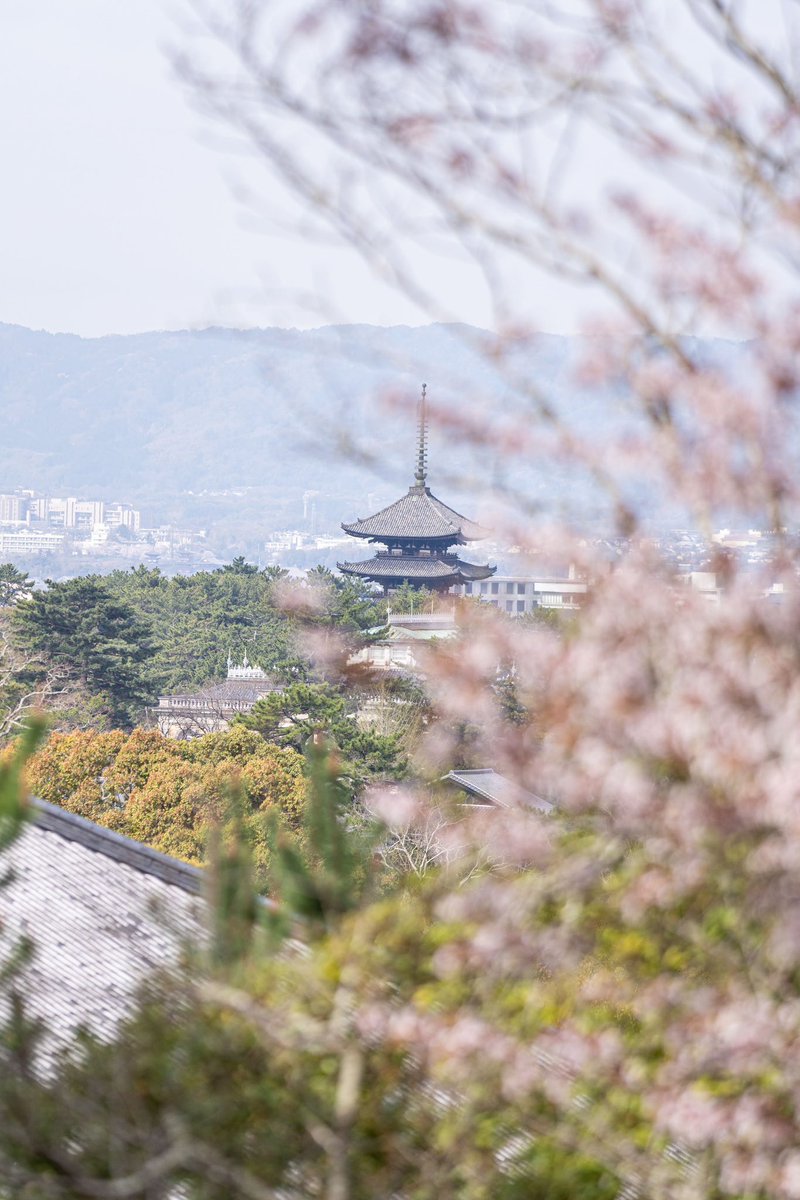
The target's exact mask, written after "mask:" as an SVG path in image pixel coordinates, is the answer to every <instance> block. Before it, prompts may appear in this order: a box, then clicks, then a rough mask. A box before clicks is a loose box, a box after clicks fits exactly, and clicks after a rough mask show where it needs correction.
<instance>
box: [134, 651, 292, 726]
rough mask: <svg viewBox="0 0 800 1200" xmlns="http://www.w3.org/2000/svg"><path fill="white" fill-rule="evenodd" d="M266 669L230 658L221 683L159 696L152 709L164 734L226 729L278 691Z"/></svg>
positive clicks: (245, 659) (246, 661) (245, 660)
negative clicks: (271, 693)
mask: <svg viewBox="0 0 800 1200" xmlns="http://www.w3.org/2000/svg"><path fill="white" fill-rule="evenodd" d="M276 690H277V688H276V685H275V684H274V683H273V682H272V681H271V680H270V678H269V676H268V675H267V673H266V671H264V670H262V668H261V667H258V666H256V665H255V664H254V663H250V662H248V659H247V655H246V654H245V656H244V661H243V662H242V663H240V664H234V663H233V662H232V661H231V659H230V658H229V659H228V674H227V677H226V678H225V679H224V680H223V681H222V683H212V684H210V685H209V686H208V687H204V688H201V689H200V690H199V691H197V692H181V693H178V694H176V695H172V696H159V698H158V707H157V708H154V709H151V710H150V712H151V714H152V715H153V717H154V719H155V721H156V724H157V725H158V728H159V730H160V731H161V733H163V734H164V736H165V737H171V738H178V739H181V740H186V739H188V738H195V737H202V736H203V734H205V733H219V732H221V731H222V730H223V729H227V728H228V726H229V725H230V723H231V721H232V720H233V718H234V717H235V716H236V715H237V713H248V712H250V710H251V708H252V707H253V705H254V704H255V703H256V701H257V700H261V699H262V697H264V696H268V695H269V693H270V692H274V691H276Z"/></svg>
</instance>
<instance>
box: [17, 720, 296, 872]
mask: <svg viewBox="0 0 800 1200" xmlns="http://www.w3.org/2000/svg"><path fill="white" fill-rule="evenodd" d="M27 780H28V786H29V787H30V789H31V791H32V792H33V793H34V794H35V795H37V796H40V797H41V798H42V799H43V800H49V801H50V802H51V803H52V804H58V805H59V806H60V807H62V808H66V809H67V810H69V811H70V812H75V813H78V814H79V815H80V816H83V817H88V818H89V819H90V820H92V821H97V822H98V823H99V824H101V825H106V826H108V827H109V828H111V829H115V830H116V831H117V832H118V833H122V834H125V835H126V836H127V837H132V838H134V839H135V840H137V841H141V842H144V843H146V844H147V845H149V846H152V847H154V849H156V850H161V851H163V852H164V853H166V854H172V855H175V856H176V857H178V858H183V859H186V860H187V861H189V862H195V863H202V862H203V861H205V857H206V851H207V841H208V836H209V831H210V829H211V828H212V826H214V825H215V824H217V823H219V822H220V821H221V820H223V819H224V817H225V813H226V811H227V807H228V802H229V799H230V796H231V794H232V792H234V791H236V790H237V789H239V788H244V791H245V794H246V796H247V820H246V827H247V832H248V836H250V837H251V838H252V840H253V843H254V854H255V858H256V863H257V865H258V867H259V868H262V869H263V867H264V865H265V863H266V861H267V858H268V847H267V833H266V829H265V827H264V824H263V821H262V819H261V818H262V816H263V814H265V813H266V812H270V811H272V810H275V811H277V812H280V813H282V814H283V816H284V817H285V818H286V820H287V822H288V824H289V827H297V826H298V824H299V822H300V819H301V815H302V812H303V805H304V799H305V781H304V778H303V760H302V758H301V756H300V755H299V754H297V753H296V752H295V751H293V750H291V749H281V748H279V747H276V746H272V745H269V744H268V743H267V742H265V741H264V739H263V738H261V737H260V736H259V735H258V734H257V733H253V732H251V731H249V730H246V729H242V728H238V727H237V728H235V729H233V730H231V731H229V732H227V733H212V734H208V735H206V736H205V737H202V738H196V739H194V740H193V741H189V742H178V741H173V740H171V739H170V738H165V737H163V736H162V734H160V733H158V732H157V731H155V730H145V729H137V730H134V732H133V733H132V734H130V735H126V734H124V733H122V732H120V731H118V730H115V731H113V732H110V733H102V732H97V731H96V730H87V731H79V732H75V733H69V734H59V733H53V734H51V736H50V738H49V740H48V741H47V743H46V744H45V745H44V747H43V748H42V749H41V750H40V751H39V752H38V753H37V754H36V755H34V757H33V758H32V759H31V761H30V762H29V763H28V766H27Z"/></svg>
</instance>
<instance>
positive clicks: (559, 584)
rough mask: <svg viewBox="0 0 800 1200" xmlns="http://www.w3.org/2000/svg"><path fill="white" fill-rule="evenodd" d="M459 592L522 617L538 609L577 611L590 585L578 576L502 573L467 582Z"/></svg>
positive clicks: (458, 589)
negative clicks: (542, 576)
mask: <svg viewBox="0 0 800 1200" xmlns="http://www.w3.org/2000/svg"><path fill="white" fill-rule="evenodd" d="M456 591H457V593H458V594H459V595H461V596H473V597H475V598H476V599H477V600H481V601H483V602H484V603H486V604H493V605H495V607H496V608H499V609H502V611H503V612H506V613H510V614H511V615H512V616H515V617H521V616H524V615H525V613H531V612H535V611H536V609H537V608H557V609H564V610H568V611H569V610H572V611H575V610H577V609H579V608H580V607H581V604H582V603H583V602H584V600H585V597H586V595H587V593H588V591H589V585H588V583H587V582H586V580H584V579H577V578H574V577H570V578H567V579H534V578H531V576H530V575H500V576H498V577H497V578H495V579H492V580H490V581H486V580H482V581H481V582H480V583H466V584H463V585H462V586H461V587H459V588H456Z"/></svg>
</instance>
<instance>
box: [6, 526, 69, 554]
mask: <svg viewBox="0 0 800 1200" xmlns="http://www.w3.org/2000/svg"><path fill="white" fill-rule="evenodd" d="M63 548H64V535H63V533H43V532H40V531H39V530H38V529H18V530H16V531H15V532H14V533H6V532H3V531H2V530H0V554H11V555H14V554H54V553H56V552H57V551H59V550H62V549H63Z"/></svg>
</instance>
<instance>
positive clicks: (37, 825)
mask: <svg viewBox="0 0 800 1200" xmlns="http://www.w3.org/2000/svg"><path fill="white" fill-rule="evenodd" d="M34 806H35V814H34V819H33V820H32V821H31V822H30V823H29V824H28V825H27V826H26V827H25V828H24V830H23V832H22V833H21V835H20V836H19V838H18V839H17V840H16V842H14V844H13V845H12V846H11V848H10V849H9V850H8V851H7V853H6V854H4V855H3V858H2V867H3V868H4V869H8V868H10V869H11V870H12V872H13V878H12V881H11V883H10V884H9V885H8V886H7V887H5V888H3V889H0V926H2V936H0V954H3V953H6V952H7V951H8V949H9V948H10V946H11V945H12V944H13V941H14V940H15V939H16V938H18V937H19V936H20V935H22V934H25V935H27V936H28V937H30V938H31V940H32V941H33V944H34V957H33V960H32V962H31V964H30V965H29V966H27V967H26V968H25V975H26V980H25V989H24V990H25V994H26V997H27V999H28V1003H29V1006H30V1011H31V1012H32V1014H33V1015H35V1016H38V1017H40V1018H41V1019H42V1020H43V1021H44V1023H45V1025H46V1026H47V1029H48V1030H49V1033H50V1039H51V1046H52V1044H53V1043H55V1044H59V1043H63V1042H65V1041H66V1040H67V1039H68V1037H69V1035H70V1033H71V1032H72V1031H73V1030H74V1029H75V1028H76V1027H77V1026H79V1025H84V1026H86V1027H88V1028H89V1029H91V1030H92V1031H93V1032H95V1033H96V1034H99V1035H100V1036H111V1035H112V1034H113V1033H114V1031H115V1029H116V1026H117V1025H118V1023H119V1022H120V1020H122V1018H123V1017H124V1016H125V1015H126V1014H127V1013H128V1011H129V1010H130V1008H131V1006H132V1003H133V1000H134V998H135V994H136V992H137V989H138V988H139V986H140V984H141V983H142V982H143V981H144V979H145V978H146V977H147V975H148V974H149V973H150V972H151V971H153V970H156V969H158V968H160V967H169V966H171V965H174V964H175V963H177V961H178V960H179V958H180V953H181V948H182V946H183V945H184V943H185V942H186V941H187V940H189V939H196V938H198V937H202V936H203V931H204V907H205V905H204V902H203V900H202V899H201V897H200V896H199V892H200V888H201V879H202V873H201V872H200V871H198V870H197V868H195V867H191V866H189V865H188V864H186V863H182V862H180V861H179V860H178V859H173V858H170V857H169V856H167V855H165V854H159V853H158V852H157V851H155V850H150V849H149V848H148V847H146V846H142V845H140V844H139V843H138V842H133V841H131V840H130V839H128V838H124V837H121V836H120V835H119V834H116V833H113V832H112V831H111V830H108V829H104V828H103V827H102V826H99V825H94V824H93V823H92V822H91V821H85V820H83V819H82V818H81V817H77V816H74V815H73V814H71V813H66V812H64V811H62V810H61V809H58V808H55V807H54V806H53V805H49V804H44V803H43V802H42V801H34Z"/></svg>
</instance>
